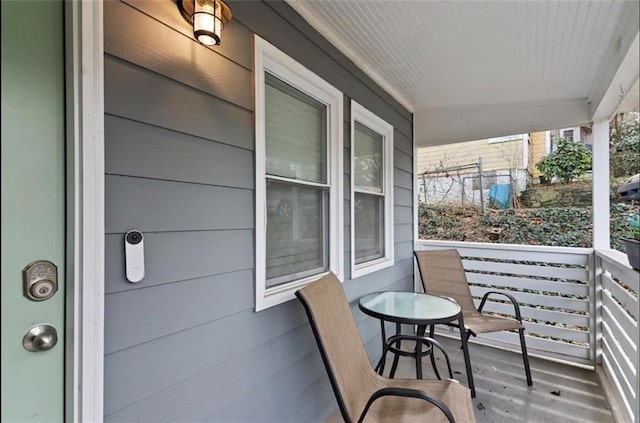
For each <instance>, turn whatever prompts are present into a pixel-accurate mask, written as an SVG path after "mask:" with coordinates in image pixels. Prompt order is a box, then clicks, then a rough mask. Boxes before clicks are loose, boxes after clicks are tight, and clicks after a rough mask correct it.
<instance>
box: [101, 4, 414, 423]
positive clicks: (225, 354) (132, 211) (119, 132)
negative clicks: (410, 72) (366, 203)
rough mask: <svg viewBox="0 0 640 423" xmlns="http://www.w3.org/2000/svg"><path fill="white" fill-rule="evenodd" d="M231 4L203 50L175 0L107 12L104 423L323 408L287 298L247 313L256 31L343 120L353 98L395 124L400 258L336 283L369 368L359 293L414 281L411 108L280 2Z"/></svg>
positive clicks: (320, 380)
mask: <svg viewBox="0 0 640 423" xmlns="http://www.w3.org/2000/svg"><path fill="white" fill-rule="evenodd" d="M229 4H230V7H231V9H232V11H233V14H234V20H233V21H232V22H231V23H230V24H229V25H228V26H227V27H226V28H225V30H224V33H223V38H224V41H223V45H222V46H221V47H220V48H215V49H208V48H206V47H204V46H201V45H199V44H197V43H196V42H194V41H193V39H192V37H191V29H190V27H189V25H187V24H186V23H185V22H184V21H183V20H182V17H181V16H180V15H179V13H178V10H177V7H176V5H175V2H173V1H172V0H159V1H139V0H127V1H125V2H115V1H111V2H105V138H106V173H107V175H106V232H107V233H106V298H105V301H106V316H105V320H106V321H105V326H106V327H105V420H106V421H108V422H125V421H126V422H134V421H135V422H178V421H180V422H190V421H222V422H247V421H257V422H266V421H269V422H272V421H278V422H304V421H320V420H322V419H324V418H325V417H326V416H327V415H328V414H329V413H331V411H332V410H333V408H334V407H335V400H334V398H333V394H332V391H331V388H330V386H329V381H328V378H327V376H326V372H325V370H324V368H323V366H322V362H321V359H320V356H319V353H318V350H317V347H316V344H315V341H314V339H313V335H312V333H311V330H310V328H309V325H308V324H307V319H306V316H305V314H304V312H303V310H302V307H301V306H300V305H299V304H298V302H297V301H290V302H287V303H285V304H282V305H280V306H277V307H272V308H270V309H267V310H265V311H262V312H260V313H255V312H254V311H253V307H254V289H255V288H254V265H255V264H254V261H255V254H254V250H255V248H254V243H255V234H254V220H255V217H254V213H255V212H254V201H255V200H254V195H255V193H254V154H253V150H254V124H253V88H252V56H253V51H252V34H253V33H257V34H259V35H260V36H262V37H263V38H265V39H267V40H268V41H270V42H271V43H273V44H274V45H276V46H277V47H278V48H280V49H281V50H283V51H284V52H285V53H287V54H289V55H290V56H292V57H293V58H294V59H296V60H298V61H299V62H301V63H302V64H303V65H305V66H306V67H308V68H309V69H310V70H312V71H313V72H315V73H316V74H318V75H319V76H321V77H322V78H324V79H325V80H326V81H328V82H329V83H331V84H332V85H334V86H335V87H336V88H338V89H339V90H341V91H342V92H343V93H344V95H345V106H346V107H345V122H348V121H349V104H350V100H351V99H354V100H356V101H357V102H358V103H360V104H362V105H364V106H365V107H367V108H369V109H370V110H372V111H373V112H375V113H376V114H378V115H380V116H381V117H382V118H384V119H385V120H387V121H388V122H390V123H391V124H392V125H394V127H395V137H394V138H395V152H394V177H395V180H394V183H395V188H394V200H395V226H394V228H395V243H396V245H395V247H396V248H395V260H396V264H395V266H393V267H391V268H388V269H385V270H382V271H379V272H376V273H374V274H371V275H367V276H365V277H362V278H360V279H357V280H353V281H352V280H347V281H345V283H344V288H345V291H346V293H347V296H348V297H349V299H350V301H351V309H352V311H353V313H354V317H355V319H356V322H357V323H358V327H359V329H360V333H361V336H362V339H363V342H364V343H365V346H366V348H367V351H368V352H369V354H370V357H371V358H372V359H374V358H376V357H377V355H379V353H380V339H379V326H378V322H377V321H375V320H374V319H372V318H369V317H367V316H365V315H364V314H362V313H361V312H360V311H359V310H358V308H357V298H359V297H360V296H362V295H364V294H366V293H369V292H372V291H376V290H384V289H405V290H408V289H411V286H412V278H413V261H412V256H411V255H412V250H413V242H412V237H413V218H412V206H413V201H414V200H413V192H412V170H413V157H412V154H413V148H412V139H411V134H412V116H411V114H410V113H409V112H407V111H406V110H405V109H403V108H402V106H400V105H399V104H398V103H397V102H395V101H394V100H393V99H392V98H391V97H390V96H389V95H387V94H386V93H384V91H382V90H381V89H380V88H379V87H377V86H376V85H375V84H374V83H373V81H372V80H371V79H370V78H368V77H367V76H366V75H365V74H364V73H363V72H362V71H360V70H359V69H358V68H357V67H356V66H355V65H354V64H353V63H351V62H350V61H349V60H348V59H347V58H346V57H344V56H343V55H341V54H340V53H339V52H338V51H337V50H336V49H335V48H334V47H333V46H332V45H331V44H330V43H329V42H328V41H326V40H325V39H324V38H322V37H321V36H320V35H319V34H318V33H317V32H315V31H314V30H313V29H312V28H311V27H310V26H309V25H308V24H307V23H306V22H305V21H304V20H303V19H302V18H300V16H298V15H297V14H296V13H295V12H294V11H293V10H292V9H291V8H290V7H289V6H288V5H286V4H285V3H284V2H279V1H276V2H271V1H270V2H262V1H232V2H229ZM345 134H346V135H347V136H346V137H345V140H344V141H345V150H344V154H345V187H348V186H349V172H350V169H349V166H348V163H349V161H348V157H349V153H350V150H349V148H350V142H349V137H348V134H349V132H348V130H347V128H345ZM346 191H347V192H346V193H345V202H344V206H345V228H344V230H345V257H346V263H345V265H346V267H345V269H346V276H347V278H348V276H349V273H350V270H349V269H350V263H349V260H350V258H349V251H350V248H351V246H350V242H349V238H350V232H349V225H350V222H349V193H348V190H346ZM132 228H137V229H139V230H142V231H143V232H144V233H145V246H146V269H147V274H146V277H145V279H144V280H143V281H142V282H140V283H138V284H130V283H128V282H127V281H126V279H125V277H124V257H123V234H124V233H125V232H126V231H128V230H130V229H132Z"/></svg>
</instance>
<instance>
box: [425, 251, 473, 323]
mask: <svg viewBox="0 0 640 423" xmlns="http://www.w3.org/2000/svg"><path fill="white" fill-rule="evenodd" d="M414 254H415V256H416V260H417V262H418V270H419V271H420V277H421V279H422V287H423V288H424V292H426V293H427V294H431V295H442V296H446V297H451V298H453V299H454V300H456V302H457V303H458V305H459V306H460V308H462V311H463V312H467V313H473V312H477V311H476V307H475V304H474V303H473V297H472V296H471V289H469V283H468V281H467V275H466V274H465V272H464V266H463V265H462V259H461V258H460V253H458V250H455V249H447V250H432V251H415V252H414Z"/></svg>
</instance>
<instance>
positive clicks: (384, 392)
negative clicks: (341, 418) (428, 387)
mask: <svg viewBox="0 0 640 423" xmlns="http://www.w3.org/2000/svg"><path fill="white" fill-rule="evenodd" d="M388 396H394V397H408V398H418V399H422V400H425V401H427V402H430V403H431V404H433V405H435V406H436V407H438V408H439V409H440V410H441V411H442V412H443V413H444V415H445V416H447V419H449V423H455V419H454V418H453V414H452V413H451V410H449V407H447V406H446V405H445V403H444V402H442V401H441V400H440V399H438V398H435V397H433V396H431V395H429V394H427V393H426V392H424V391H420V390H418V389H409V388H382V389H380V390H378V391H376V392H374V393H373V395H371V398H369V401H367V405H366V406H365V407H364V410H363V411H362V414H361V415H360V418H359V419H358V423H362V422H363V421H364V418H365V416H366V415H367V412H368V411H369V408H370V407H371V404H373V403H374V402H375V401H376V400H377V399H379V398H382V397H388Z"/></svg>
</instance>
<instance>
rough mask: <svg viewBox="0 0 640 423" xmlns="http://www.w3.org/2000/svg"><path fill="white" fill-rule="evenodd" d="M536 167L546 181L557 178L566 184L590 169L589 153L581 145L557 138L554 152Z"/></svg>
mask: <svg viewBox="0 0 640 423" xmlns="http://www.w3.org/2000/svg"><path fill="white" fill-rule="evenodd" d="M536 167H537V168H538V170H539V171H540V172H542V173H543V174H544V176H545V177H546V178H547V179H549V180H551V179H552V178H553V177H557V178H558V179H560V181H561V182H562V183H565V184H566V183H568V182H571V181H572V180H573V179H575V178H578V177H580V176H582V175H584V174H585V172H586V171H587V170H588V169H589V168H590V167H591V152H590V151H589V150H588V149H587V148H586V147H585V146H584V144H582V143H579V142H573V141H571V140H569V139H567V138H558V149H557V150H556V152H555V153H553V154H551V155H549V156H545V157H543V158H542V160H540V161H539V162H538V163H536Z"/></svg>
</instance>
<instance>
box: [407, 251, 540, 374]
mask: <svg viewBox="0 0 640 423" xmlns="http://www.w3.org/2000/svg"><path fill="white" fill-rule="evenodd" d="M414 254H415V256H416V260H417V262H418V270H419V271H420V277H421V279H422V286H423V288H424V292H426V293H428V294H431V295H441V296H445V297H451V298H453V299H454V300H456V302H457V303H458V305H459V306H460V308H461V309H462V316H463V321H464V336H466V337H467V339H469V337H470V336H471V335H473V336H477V335H478V334H479V333H489V332H499V331H503V330H512V329H517V330H518V332H519V334H520V347H521V348H522V360H523V361H524V371H525V373H526V377H527V385H528V386H531V385H532V384H533V382H532V381H531V369H530V368H529V356H528V355H527V345H526V343H525V338H524V325H523V324H522V316H521V314H520V306H519V305H518V302H517V301H516V299H515V298H514V297H513V296H512V295H510V294H507V293H504V292H499V291H490V292H487V293H486V294H484V296H483V297H482V301H480V306H479V307H478V308H477V309H476V307H475V304H474V302H473V297H472V295H471V289H470V288H469V283H468V281H467V275H466V273H465V271H464V266H463V265H462V259H461V258H460V253H458V250H455V249H447V250H433V251H415V252H414ZM490 295H502V296H505V297H507V298H508V299H509V301H511V303H512V304H513V307H514V309H515V315H516V318H515V319H510V318H506V317H498V316H490V315H487V314H483V313H482V309H483V308H484V305H485V303H486V301H487V298H489V296H490ZM454 326H457V325H454ZM433 332H434V330H433V326H432V327H431V328H430V332H429V334H430V336H431V337H433ZM469 380H473V379H472V378H470V379H469Z"/></svg>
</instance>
